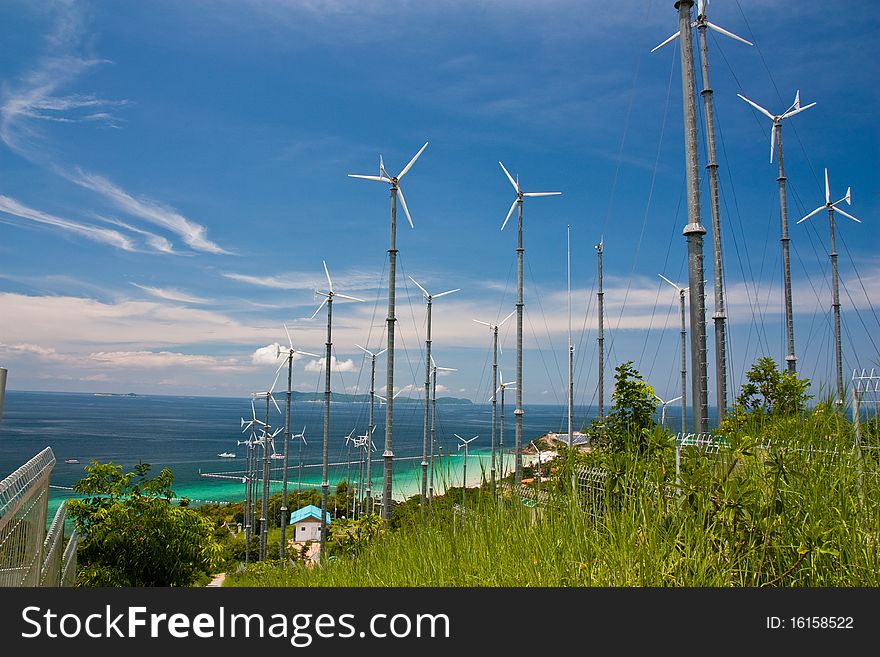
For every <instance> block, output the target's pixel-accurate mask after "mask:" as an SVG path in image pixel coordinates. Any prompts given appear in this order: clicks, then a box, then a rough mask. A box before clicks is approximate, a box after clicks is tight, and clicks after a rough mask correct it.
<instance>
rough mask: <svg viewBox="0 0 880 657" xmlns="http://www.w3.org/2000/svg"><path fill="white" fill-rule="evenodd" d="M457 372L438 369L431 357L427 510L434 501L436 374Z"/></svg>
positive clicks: (442, 368)
mask: <svg viewBox="0 0 880 657" xmlns="http://www.w3.org/2000/svg"><path fill="white" fill-rule="evenodd" d="M438 371H439V372H457V371H458V370H456V369H455V368H454V367H440V366H438V365H437V363H436V361H435V360H434V357H433V356H431V381H432V382H431V387H432V391H431V470H430V473H429V475H428V509H429V510H430V508H431V503H432V502H433V501H434V452H435V449H434V447H435V446H436V445H437V439H436V436H437V372H438Z"/></svg>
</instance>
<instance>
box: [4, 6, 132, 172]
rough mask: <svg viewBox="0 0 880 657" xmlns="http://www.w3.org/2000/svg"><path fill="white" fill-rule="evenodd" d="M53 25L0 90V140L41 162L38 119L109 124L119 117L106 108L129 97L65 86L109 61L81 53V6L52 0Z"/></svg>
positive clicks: (43, 157) (29, 157)
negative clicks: (40, 50)
mask: <svg viewBox="0 0 880 657" xmlns="http://www.w3.org/2000/svg"><path fill="white" fill-rule="evenodd" d="M53 9H54V10H55V16H54V23H53V27H52V30H51V31H50V32H49V34H48V35H47V36H46V40H45V51H44V54H43V56H42V57H41V58H40V59H39V60H38V61H37V62H36V63H35V65H34V66H33V67H32V68H31V69H30V70H29V71H27V72H26V73H24V74H23V75H21V76H20V77H19V79H18V80H17V81H16V82H14V83H6V84H4V85H3V88H2V93H0V140H2V141H3V143H5V144H6V145H7V146H8V147H9V148H10V149H12V150H13V151H15V152H16V153H18V154H19V155H21V156H23V157H25V158H27V159H29V160H31V161H38V162H44V161H46V159H47V156H46V153H45V145H44V144H42V143H41V142H42V132H41V130H40V127H39V126H40V124H41V123H45V122H57V123H80V122H90V123H102V124H105V125H108V126H111V127H116V126H118V124H119V121H120V120H119V119H118V118H117V117H116V116H114V115H113V114H112V113H111V112H110V111H109V110H111V109H112V108H114V107H119V106H122V105H126V104H128V103H129V101H128V100H124V99H123V100H108V99H104V98H100V97H98V96H96V95H94V94H87V93H76V92H72V93H65V92H64V91H63V90H64V89H65V88H67V87H69V86H70V85H72V84H73V83H75V82H76V81H77V80H78V79H79V78H80V77H82V76H83V75H85V74H86V73H87V72H89V71H91V70H92V69H94V68H96V67H98V66H100V65H102V64H107V63H108V61H107V60H105V59H100V58H97V57H93V56H90V55H89V54H83V53H82V51H83V47H82V35H83V33H84V26H83V23H84V16H83V11H82V8H81V7H80V6H78V4H77V3H74V2H56V3H54V5H53Z"/></svg>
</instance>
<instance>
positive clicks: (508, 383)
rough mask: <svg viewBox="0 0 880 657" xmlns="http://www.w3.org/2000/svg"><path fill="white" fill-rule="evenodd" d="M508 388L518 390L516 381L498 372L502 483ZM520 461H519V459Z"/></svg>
mask: <svg viewBox="0 0 880 657" xmlns="http://www.w3.org/2000/svg"><path fill="white" fill-rule="evenodd" d="M507 388H514V389H516V381H505V380H504V374H502V372H501V370H500V369H499V370H498V387H497V388H496V389H495V392H494V395H497V394H498V393H499V392H500V393H501V421H500V422H499V423H498V454H499V456H500V457H501V464H500V470H501V481H502V482H503V481H504V420H505V418H506V417H507V416H506V415H505V413H504V391H505V390H507ZM517 460H519V459H517ZM498 502H499V504H500V503H501V497H500V496H499V498H498Z"/></svg>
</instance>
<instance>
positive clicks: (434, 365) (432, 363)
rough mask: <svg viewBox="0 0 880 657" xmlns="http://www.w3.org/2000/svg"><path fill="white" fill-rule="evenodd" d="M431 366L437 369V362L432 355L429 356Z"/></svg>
mask: <svg viewBox="0 0 880 657" xmlns="http://www.w3.org/2000/svg"><path fill="white" fill-rule="evenodd" d="M431 367H433V368H434V369H437V363H436V362H435V361H434V357H433V356H431Z"/></svg>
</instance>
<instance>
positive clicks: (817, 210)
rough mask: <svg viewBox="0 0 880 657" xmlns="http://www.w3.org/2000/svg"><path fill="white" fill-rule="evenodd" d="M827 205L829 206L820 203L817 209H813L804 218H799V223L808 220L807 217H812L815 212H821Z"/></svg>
mask: <svg viewBox="0 0 880 657" xmlns="http://www.w3.org/2000/svg"><path fill="white" fill-rule="evenodd" d="M826 207H828V206H827V205H820V206H819V207H818V208H816V209H815V210H813V211H812V212H811V213H810V214H808V215H807V216H806V217H804V218H803V219H800V220H798V222H797V223H801V222H802V221H806V220H807V219H809V218H810V217H812V216H813V215H814V214H818V213H819V212H821V211H822V210H824V209H825V208H826Z"/></svg>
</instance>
